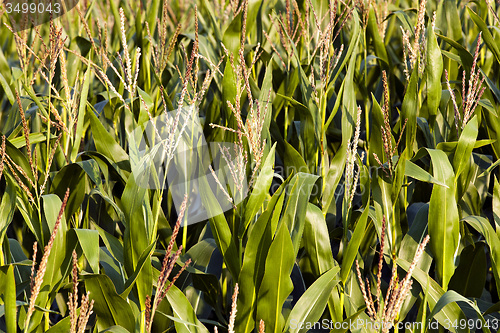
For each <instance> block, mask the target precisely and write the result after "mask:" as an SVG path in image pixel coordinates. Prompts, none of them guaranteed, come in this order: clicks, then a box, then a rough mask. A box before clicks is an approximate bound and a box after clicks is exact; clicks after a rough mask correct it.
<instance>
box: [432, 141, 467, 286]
mask: <svg viewBox="0 0 500 333" xmlns="http://www.w3.org/2000/svg"><path fill="white" fill-rule="evenodd" d="M427 151H428V152H429V155H430V156H431V158H432V165H433V170H434V177H435V178H436V179H437V180H439V181H441V182H443V183H445V184H446V185H447V186H448V188H445V187H443V186H439V185H438V186H436V185H435V186H434V187H433V189H432V194H431V200H430V203H429V236H430V237H431V240H430V248H431V251H432V253H433V255H434V259H435V260H436V271H437V276H438V279H439V281H440V283H441V286H442V287H443V289H444V290H447V288H448V283H449V281H450V279H451V277H452V275H453V272H454V270H455V252H456V250H457V247H458V240H459V233H460V230H459V229H460V228H459V215H458V209H457V202H456V200H455V184H454V179H455V174H454V172H453V168H452V167H451V164H450V162H449V161H448V157H447V156H446V154H445V153H444V152H442V151H439V150H434V149H427Z"/></svg>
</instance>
